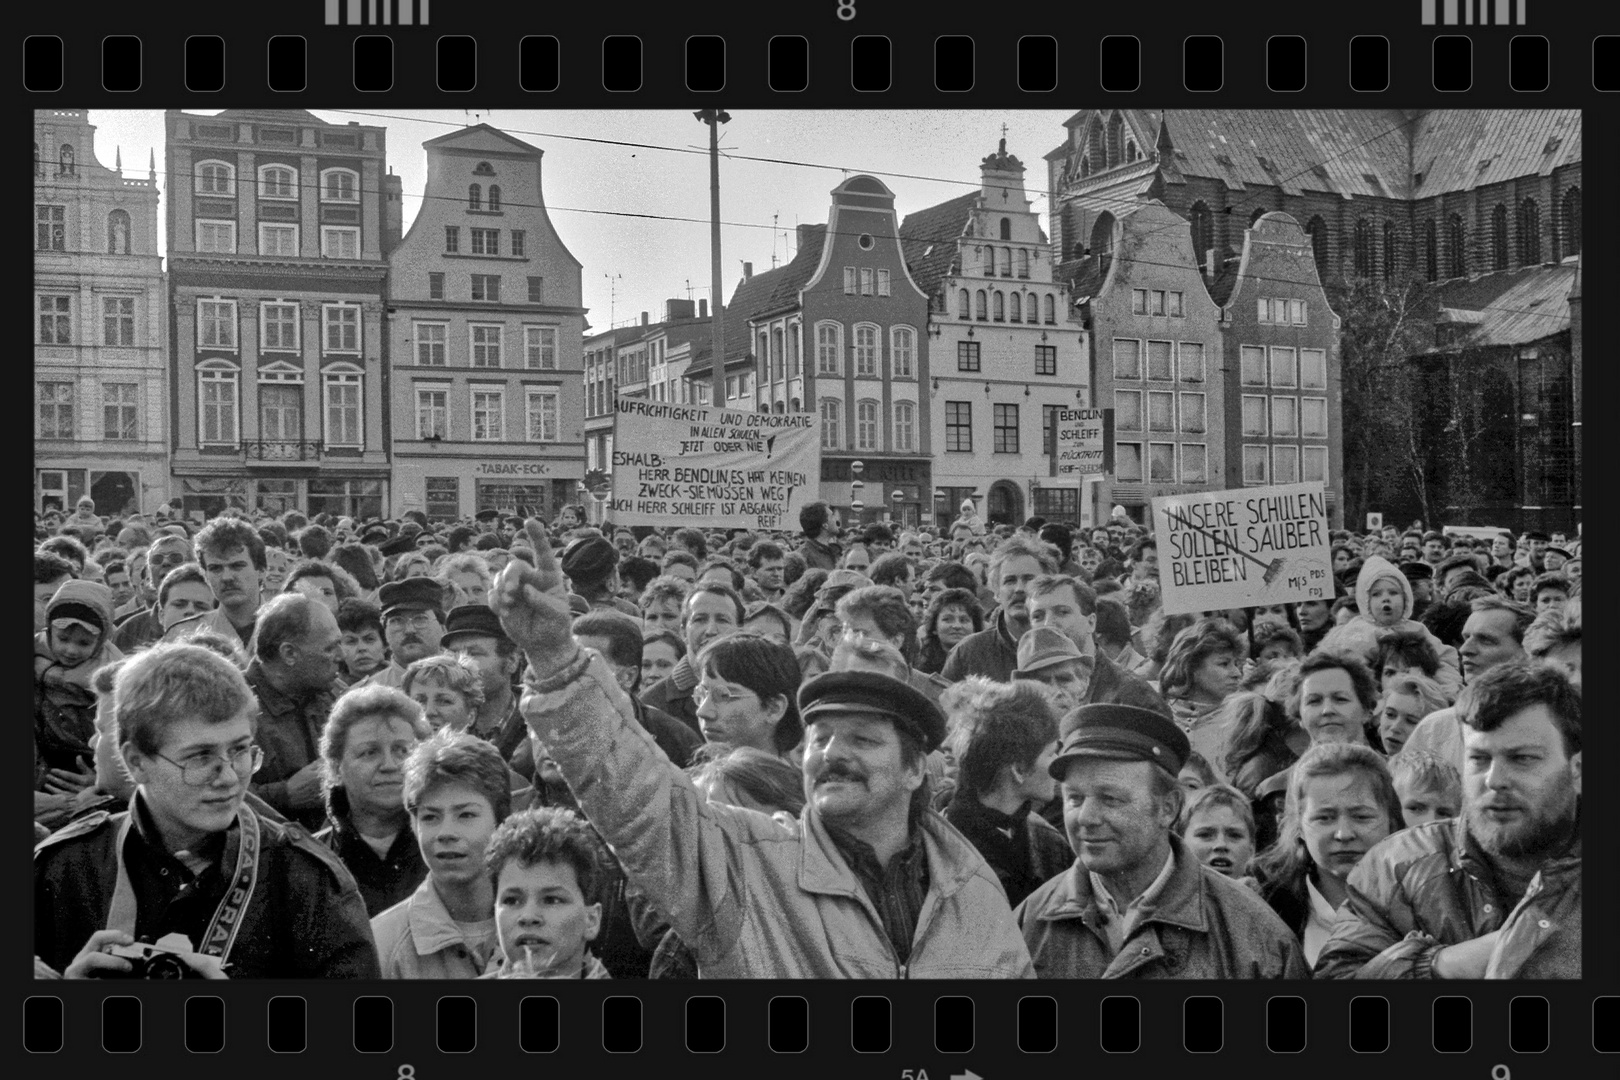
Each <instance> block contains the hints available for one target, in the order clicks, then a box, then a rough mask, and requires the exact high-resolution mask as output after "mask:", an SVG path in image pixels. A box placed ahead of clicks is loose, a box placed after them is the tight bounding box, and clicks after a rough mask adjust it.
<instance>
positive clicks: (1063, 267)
mask: <svg viewBox="0 0 1620 1080" xmlns="http://www.w3.org/2000/svg"><path fill="white" fill-rule="evenodd" d="M1107 277H1108V262H1107V260H1105V259H1103V258H1102V257H1101V256H1096V255H1092V256H1088V257H1086V258H1084V259H1068V260H1065V261H1064V262H1060V263H1058V264H1057V265H1056V266H1054V267H1052V280H1053V281H1054V282H1056V283H1057V284H1059V285H1067V286H1068V287H1069V295H1070V296H1071V297H1073V298H1074V299H1075V300H1077V301H1078V300H1083V299H1085V298H1086V297H1090V296H1096V295H1097V294H1098V293H1099V292H1101V291H1102V287H1103V280H1104V279H1105V278H1107Z"/></svg>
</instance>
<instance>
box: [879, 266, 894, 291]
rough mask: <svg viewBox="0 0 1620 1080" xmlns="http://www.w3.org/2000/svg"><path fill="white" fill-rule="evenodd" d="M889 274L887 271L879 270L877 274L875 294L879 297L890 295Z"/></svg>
mask: <svg viewBox="0 0 1620 1080" xmlns="http://www.w3.org/2000/svg"><path fill="white" fill-rule="evenodd" d="M890 274H891V272H890V271H888V270H879V271H878V272H877V289H878V293H877V294H878V295H879V296H888V295H890V293H889V278H890Z"/></svg>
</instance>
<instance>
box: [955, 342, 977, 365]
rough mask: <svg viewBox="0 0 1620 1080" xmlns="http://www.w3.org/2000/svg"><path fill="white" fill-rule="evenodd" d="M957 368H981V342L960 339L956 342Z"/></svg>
mask: <svg viewBox="0 0 1620 1080" xmlns="http://www.w3.org/2000/svg"><path fill="white" fill-rule="evenodd" d="M956 370H957V371H978V370H979V343H978V342H977V341H958V342H957V343H956Z"/></svg>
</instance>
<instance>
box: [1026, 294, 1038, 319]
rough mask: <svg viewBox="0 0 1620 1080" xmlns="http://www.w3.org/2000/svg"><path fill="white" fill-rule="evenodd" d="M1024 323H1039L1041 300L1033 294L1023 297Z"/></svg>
mask: <svg viewBox="0 0 1620 1080" xmlns="http://www.w3.org/2000/svg"><path fill="white" fill-rule="evenodd" d="M1024 321H1025V322H1027V323H1033V322H1040V321H1041V298H1040V297H1038V296H1036V295H1035V294H1034V293H1028V294H1026V295H1025V296H1024Z"/></svg>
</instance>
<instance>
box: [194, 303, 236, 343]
mask: <svg viewBox="0 0 1620 1080" xmlns="http://www.w3.org/2000/svg"><path fill="white" fill-rule="evenodd" d="M197 347H198V348H199V349H234V348H236V301H235V300H198V301H197Z"/></svg>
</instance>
